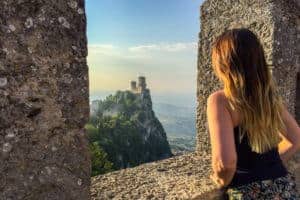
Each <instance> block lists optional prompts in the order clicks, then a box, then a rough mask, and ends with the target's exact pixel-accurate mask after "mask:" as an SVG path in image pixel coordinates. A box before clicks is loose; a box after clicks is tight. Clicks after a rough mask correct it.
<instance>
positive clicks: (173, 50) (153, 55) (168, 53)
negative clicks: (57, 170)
mask: <svg viewBox="0 0 300 200" xmlns="http://www.w3.org/2000/svg"><path fill="white" fill-rule="evenodd" d="M88 49H89V54H88V65H89V73H90V91H91V92H92V93H95V92H96V91H100V90H117V89H124V87H125V88H127V87H128V81H129V80H131V79H135V78H136V76H137V75H138V74H143V75H145V76H146V77H147V82H148V83H149V87H150V88H151V89H153V90H154V91H156V92H157V91H160V92H162V91H176V92H177V91H194V90H195V87H196V59H197V43H195V42H189V43H184V42H181V43H158V44H141V45H136V46H129V47H126V46H125V47H124V46H117V45H113V44H91V45H89V46H88ZM175 80H176V81H175Z"/></svg>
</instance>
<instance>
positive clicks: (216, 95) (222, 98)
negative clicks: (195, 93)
mask: <svg viewBox="0 0 300 200" xmlns="http://www.w3.org/2000/svg"><path fill="white" fill-rule="evenodd" d="M208 101H215V102H217V103H219V104H222V105H223V106H224V107H225V108H226V109H227V110H228V111H229V113H230V115H231V118H232V120H233V124H234V125H235V126H237V125H238V124H239V122H240V115H239V113H238V112H237V110H235V109H234V108H233V107H232V106H231V104H230V102H229V100H228V99H227V97H226V95H225V93H224V90H223V89H220V90H217V91H214V92H212V93H211V94H210V95H209V97H208Z"/></svg>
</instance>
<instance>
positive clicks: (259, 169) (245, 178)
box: [229, 126, 288, 187]
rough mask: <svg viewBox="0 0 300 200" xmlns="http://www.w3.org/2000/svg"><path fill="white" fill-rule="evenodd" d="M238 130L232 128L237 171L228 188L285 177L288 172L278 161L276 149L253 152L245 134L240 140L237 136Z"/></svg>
mask: <svg viewBox="0 0 300 200" xmlns="http://www.w3.org/2000/svg"><path fill="white" fill-rule="evenodd" d="M240 128H241V127H240V126H236V127H235V128H234V139H235V147H236V152H237V157H238V160H237V169H236V172H235V175H234V177H233V179H232V181H231V183H230V184H229V187H233V186H234V187H236V186H240V185H244V184H248V183H251V182H253V181H260V180H266V179H275V178H278V177H282V176H285V175H287V173H288V171H287V169H286V168H285V166H284V165H283V163H282V160H281V159H280V156H279V153H278V148H273V149H271V150H270V151H268V152H265V153H261V154H260V153H256V152H253V151H252V150H251V147H250V146H249V142H248V137H247V135H246V134H245V135H244V136H243V137H242V138H241V136H240V134H239V129H240Z"/></svg>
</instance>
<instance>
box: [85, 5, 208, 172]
mask: <svg viewBox="0 0 300 200" xmlns="http://www.w3.org/2000/svg"><path fill="white" fill-rule="evenodd" d="M201 3H202V0H196V1H195V0H188V1H181V0H175V1H174V0H166V1H156V0H155V1H132V0H122V1H111V0H102V1H96V0H88V1H86V12H87V19H88V32H87V35H88V42H89V44H88V48H89V54H88V65H89V73H90V74H89V79H90V120H89V122H88V124H86V126H85V127H86V129H87V134H88V138H89V148H90V151H91V156H92V176H96V175H99V174H104V173H107V172H110V171H114V170H118V169H122V168H128V167H134V166H137V165H140V164H142V163H146V162H152V161H156V160H161V159H166V158H169V157H172V156H177V155H181V154H184V153H188V152H190V151H194V148H195V137H196V128H195V124H196V122H195V121H196V119H195V118H196V75H197V74H196V69H197V67H196V66H197V50H198V49H197V41H198V33H199V32H200V30H199V21H200V17H199V7H200V5H201Z"/></svg>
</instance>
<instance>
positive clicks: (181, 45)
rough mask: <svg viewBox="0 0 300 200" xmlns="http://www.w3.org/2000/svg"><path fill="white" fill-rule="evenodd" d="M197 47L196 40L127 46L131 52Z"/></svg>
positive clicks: (185, 49)
mask: <svg viewBox="0 0 300 200" xmlns="http://www.w3.org/2000/svg"><path fill="white" fill-rule="evenodd" d="M196 48H197V43H196V42H190V43H173V44H172V43H171V44H168V43H161V44H149V45H139V46H133V47H129V48H128V50H129V51H131V52H145V51H165V52H180V51H187V50H194V49H196Z"/></svg>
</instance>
